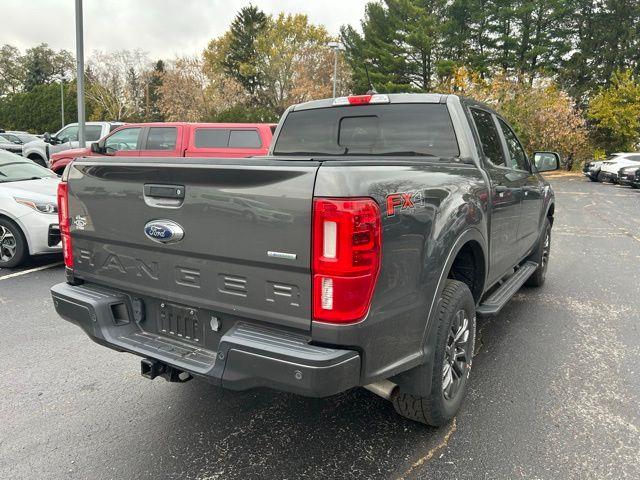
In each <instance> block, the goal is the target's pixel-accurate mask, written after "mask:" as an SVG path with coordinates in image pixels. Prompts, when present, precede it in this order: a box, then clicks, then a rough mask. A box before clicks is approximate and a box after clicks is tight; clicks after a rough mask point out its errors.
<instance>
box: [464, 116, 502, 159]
mask: <svg viewBox="0 0 640 480" xmlns="http://www.w3.org/2000/svg"><path fill="white" fill-rule="evenodd" d="M471 116H472V117H473V121H474V122H475V124H476V129H477V130H478V135H479V136H480V143H482V151H483V152H484V156H485V157H487V158H488V159H489V161H490V162H491V163H493V164H494V165H498V166H501V167H506V166H507V161H506V158H505V155H504V150H502V141H501V140H500V134H498V129H497V128H496V124H495V122H494V121H493V116H492V115H491V114H490V113H489V112H486V111H484V110H478V109H477V108H472V109H471Z"/></svg>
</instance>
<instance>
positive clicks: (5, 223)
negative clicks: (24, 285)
mask: <svg viewBox="0 0 640 480" xmlns="http://www.w3.org/2000/svg"><path fill="white" fill-rule="evenodd" d="M59 181H60V179H59V178H58V176H57V175H55V174H54V173H53V172H51V171H50V170H47V169H46V168H43V167H40V166H39V165H36V164H35V163H33V162H32V161H30V160H27V159H25V158H23V157H20V156H18V155H15V154H13V153H9V152H6V151H2V150H0V268H13V267H17V266H18V265H20V264H21V263H22V262H23V261H24V260H25V259H27V258H28V257H29V256H30V255H41V254H45V253H58V252H60V251H61V250H62V245H61V242H60V230H59V228H58V206H57V201H56V193H57V188H58V183H59Z"/></svg>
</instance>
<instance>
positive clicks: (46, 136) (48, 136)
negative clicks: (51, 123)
mask: <svg viewBox="0 0 640 480" xmlns="http://www.w3.org/2000/svg"><path fill="white" fill-rule="evenodd" d="M42 140H44V141H45V142H46V143H51V134H50V133H49V132H44V135H42Z"/></svg>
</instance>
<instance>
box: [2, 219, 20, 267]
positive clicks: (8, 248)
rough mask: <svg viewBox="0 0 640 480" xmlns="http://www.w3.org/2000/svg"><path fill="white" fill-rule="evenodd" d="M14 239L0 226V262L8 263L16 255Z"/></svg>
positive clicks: (7, 230) (9, 232)
mask: <svg viewBox="0 0 640 480" xmlns="http://www.w3.org/2000/svg"><path fill="white" fill-rule="evenodd" d="M16 247H17V245H16V237H15V236H14V234H13V232H12V231H11V230H9V229H8V228H7V227H5V226H4V225H0V261H1V262H8V261H10V260H11V259H12V258H13V257H15V255H16Z"/></svg>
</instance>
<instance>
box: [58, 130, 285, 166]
mask: <svg viewBox="0 0 640 480" xmlns="http://www.w3.org/2000/svg"><path fill="white" fill-rule="evenodd" d="M275 128H276V125H273V124H267V123H184V122H171V123H128V124H126V125H123V126H122V127H120V128H117V129H116V130H114V131H113V132H111V133H110V134H109V135H107V136H106V137H104V138H102V139H101V140H100V141H99V142H96V143H94V144H92V145H91V147H90V148H74V149H71V150H65V151H62V152H59V153H55V154H53V155H51V164H50V168H51V170H53V171H54V172H55V173H58V174H61V173H62V172H63V171H64V168H65V167H66V166H67V164H68V163H69V162H71V161H72V160H73V159H74V158H77V157H88V156H116V157H117V156H121V157H217V158H221V157H222V158H240V157H256V156H260V155H266V154H267V152H268V151H269V145H270V144H271V137H272V136H273V132H274V131H275Z"/></svg>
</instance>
